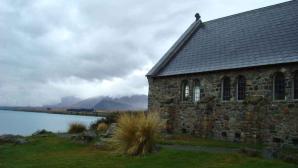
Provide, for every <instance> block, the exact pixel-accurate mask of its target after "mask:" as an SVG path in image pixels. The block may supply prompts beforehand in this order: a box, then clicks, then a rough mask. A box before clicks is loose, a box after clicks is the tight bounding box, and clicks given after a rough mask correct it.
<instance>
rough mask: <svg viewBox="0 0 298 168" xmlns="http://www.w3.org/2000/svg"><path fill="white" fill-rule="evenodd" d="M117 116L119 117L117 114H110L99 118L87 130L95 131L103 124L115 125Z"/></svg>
mask: <svg viewBox="0 0 298 168" xmlns="http://www.w3.org/2000/svg"><path fill="white" fill-rule="evenodd" d="M118 115H119V114H118V113H112V114H110V115H109V116H107V117H103V118H100V119H98V120H96V121H95V122H93V123H91V124H90V126H89V128H90V130H97V127H98V125H99V124H101V123H105V124H107V125H110V124H112V123H115V122H116V121H117V117H118Z"/></svg>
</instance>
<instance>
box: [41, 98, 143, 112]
mask: <svg viewBox="0 0 298 168" xmlns="http://www.w3.org/2000/svg"><path fill="white" fill-rule="evenodd" d="M147 105H148V97H147V96H146V95H133V96H124V97H119V98H112V97H105V96H101V97H95V98H89V99H85V100H82V99H79V98H76V97H63V98H62V99H61V102H60V103H58V104H53V105H46V106H44V107H47V108H77V109H81V108H85V109H97V110H146V109H147Z"/></svg>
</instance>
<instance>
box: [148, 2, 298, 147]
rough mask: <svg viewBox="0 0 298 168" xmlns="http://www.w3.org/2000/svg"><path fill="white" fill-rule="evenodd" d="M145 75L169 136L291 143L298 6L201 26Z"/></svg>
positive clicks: (296, 135)
mask: <svg viewBox="0 0 298 168" xmlns="http://www.w3.org/2000/svg"><path fill="white" fill-rule="evenodd" d="M195 16H196V20H195V21H194V23H192V24H191V25H190V26H189V28H188V29H187V30H186V31H185V33H183V34H182V36H181V37H180V38H179V39H178V40H177V42H176V43H175V44H174V45H173V46H172V47H171V48H170V49H169V50H168V52H167V53H166V54H165V55H164V56H163V57H162V58H161V59H160V61H159V62H158V63H157V64H156V65H155V66H154V67H153V68H152V69H151V70H150V71H149V72H148V74H147V78H148V81H149V107H148V109H149V111H150V112H152V111H156V112H159V113H160V114H161V116H162V118H163V119H165V120H166V123H167V125H166V128H167V131H168V132H173V133H185V134H191V135H196V136H201V137H209V138H215V139H222V140H228V141H234V142H235V141H237V142H250V143H252V142H262V143H282V144H289V145H294V146H297V145H298V1H297V0H292V1H289V2H285V3H281V4H277V5H273V6H269V7H264V8H260V9H256V10H252V11H248V12H244V13H240V14H236V15H231V16H227V17H223V18H219V19H215V20H211V21H207V22H203V21H202V20H201V18H200V15H199V14H196V15H195Z"/></svg>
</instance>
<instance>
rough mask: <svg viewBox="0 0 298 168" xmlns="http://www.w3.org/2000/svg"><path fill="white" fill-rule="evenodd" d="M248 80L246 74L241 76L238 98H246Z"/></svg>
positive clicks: (239, 78)
mask: <svg viewBox="0 0 298 168" xmlns="http://www.w3.org/2000/svg"><path fill="white" fill-rule="evenodd" d="M245 90H246V80H245V77H244V76H239V77H238V81H237V100H244V99H245Z"/></svg>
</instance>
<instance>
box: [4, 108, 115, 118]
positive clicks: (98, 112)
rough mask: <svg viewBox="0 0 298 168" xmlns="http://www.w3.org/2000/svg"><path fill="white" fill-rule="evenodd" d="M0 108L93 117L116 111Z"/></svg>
mask: <svg viewBox="0 0 298 168" xmlns="http://www.w3.org/2000/svg"><path fill="white" fill-rule="evenodd" d="M0 110H9V111H19V112H33V113H48V114H64V115H79V116H94V117H108V116H110V115H113V114H116V113H118V112H112V111H94V112H86V111H66V110H65V109H55V110H47V109H37V108H0Z"/></svg>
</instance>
